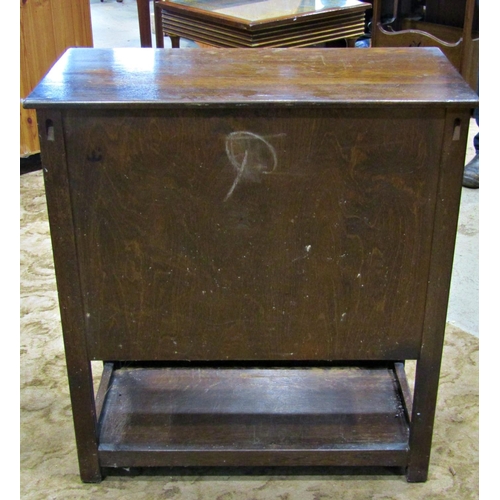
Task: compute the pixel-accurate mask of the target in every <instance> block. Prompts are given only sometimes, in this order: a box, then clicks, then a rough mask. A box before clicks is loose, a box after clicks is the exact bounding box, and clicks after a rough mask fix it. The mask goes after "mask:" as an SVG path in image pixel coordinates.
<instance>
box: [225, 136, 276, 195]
mask: <svg viewBox="0 0 500 500" xmlns="http://www.w3.org/2000/svg"><path fill="white" fill-rule="evenodd" d="M262 146H264V150H265V151H266V150H267V153H268V154H269V156H270V158H271V163H272V165H271V166H270V167H269V165H266V164H265V162H263V161H262V155H261V154H260V152H261V150H262ZM243 151H244V152H243ZM242 154H243V158H242V159H241V161H239V160H238V159H239V158H241V157H242ZM226 155H227V157H228V159H229V161H230V163H231V165H232V166H233V168H234V170H235V171H236V177H235V179H234V182H233V185H232V186H231V188H230V189H229V191H228V193H227V195H226V197H225V198H224V201H227V200H228V199H229V198H230V197H231V195H232V194H233V192H234V190H235V189H236V186H237V185H238V184H239V183H240V181H241V180H242V179H243V178H247V179H254V180H255V179H258V176H259V175H260V174H270V173H271V172H274V171H275V170H276V168H277V166H278V157H277V155H276V150H275V149H274V147H273V146H272V145H271V144H270V143H269V142H268V141H267V140H266V139H264V138H263V137H261V136H260V135H257V134H254V133H253V132H246V131H238V132H232V133H230V134H229V135H228V136H227V138H226Z"/></svg>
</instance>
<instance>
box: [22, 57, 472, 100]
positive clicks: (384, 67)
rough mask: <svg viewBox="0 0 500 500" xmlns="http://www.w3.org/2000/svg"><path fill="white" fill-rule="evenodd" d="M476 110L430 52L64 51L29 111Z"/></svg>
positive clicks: (465, 89)
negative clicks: (430, 107) (332, 107)
mask: <svg viewBox="0 0 500 500" xmlns="http://www.w3.org/2000/svg"><path fill="white" fill-rule="evenodd" d="M398 103H406V104H407V105H418V106H422V105H439V106H441V107H442V106H453V107H456V106H463V107H474V106H475V105H476V104H477V95H476V94H475V92H473V91H472V90H471V88H470V87H469V86H468V85H467V84H466V83H465V81H464V80H463V79H462V77H461V76H460V75H459V73H458V72H457V71H456V70H455V69H454V68H453V66H452V65H451V64H450V63H449V62H448V60H447V59H446V57H445V56H444V55H443V54H442V53H441V51H440V50H439V49H436V48H415V47H412V48H370V49H345V48H340V49H325V48H308V49H304V48H287V49H272V48H269V49H259V50H257V49H148V48H137V49H136V48H123V49H95V48H71V49H68V50H67V51H66V52H65V53H64V54H63V55H62V56H61V58H60V59H59V60H58V61H57V62H56V64H55V65H54V66H53V67H52V69H51V70H50V71H49V73H48V74H47V75H46V76H45V77H44V78H43V79H42V80H41V82H40V83H39V84H38V86H37V87H36V88H35V89H34V90H33V92H32V93H31V94H30V95H29V96H28V97H27V98H26V99H25V101H24V103H23V104H24V106H25V107H26V108H54V107H58V108H66V107H82V106H85V107H98V108H106V107H108V108H130V107H141V108H143V107H175V106H195V107H196V106H208V105H212V106H227V105H231V104H234V105H262V104H268V105H270V104H273V105H286V106H292V105H299V106H303V105H335V106H343V105H346V106H367V105H368V106H373V105H375V106H385V105H392V104H398Z"/></svg>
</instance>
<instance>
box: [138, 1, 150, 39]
mask: <svg viewBox="0 0 500 500" xmlns="http://www.w3.org/2000/svg"><path fill="white" fill-rule="evenodd" d="M137 14H138V16H139V36H140V39H141V47H152V46H153V41H152V38H151V17H150V12H149V0H137Z"/></svg>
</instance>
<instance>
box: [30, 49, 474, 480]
mask: <svg viewBox="0 0 500 500" xmlns="http://www.w3.org/2000/svg"><path fill="white" fill-rule="evenodd" d="M24 104H25V106H26V107H28V108H36V109H37V115H38V120H39V126H40V130H41V131H42V137H41V143H42V160H43V167H44V175H45V182H46V193H47V204H48V211H49V220H50V229H51V237H52V244H53V251H54V262H55V270H56V277H57V284H58V291H59V300H60V308H61V318H62V326H63V334H64V341H65V350H66V360H67V368H68V378H69V384H70V392H71V400H72V407H73V417H74V425H75V432H76V441H77V448H78V456H79V463H80V473H81V477H82V479H83V481H88V482H92V481H99V480H101V478H102V475H103V473H105V472H106V469H107V468H120V467H155V466H178V465H179V466H213V465H225V466H271V465H286V466H296V465H302V466H305V465H308V466H316V465H320V466H325V465H332V466H394V467H399V468H406V475H407V479H408V480H409V481H424V480H425V479H426V477H427V470H428V463H429V455H430V449H431V440H432V428H433V422H434V413H435V404H436V397H437V388H438V380H439V369H440V360H441V351H442V345H443V334H444V327H445V321H446V308H447V299H448V291H449V283H450V275H451V269H452V259H453V250H454V241H455V232H456V225H457V216H458V209H459V203H460V193H461V181H462V171H463V164H464V157H465V150H466V139H467V129H468V123H469V118H470V110H471V109H472V108H474V107H475V106H476V105H477V96H476V94H475V93H474V92H473V91H472V90H471V89H470V87H469V86H467V85H466V84H465V82H464V81H463V79H462V78H461V77H460V75H459V74H458V73H457V72H456V71H455V69H454V68H453V67H452V66H451V64H450V63H449V61H448V60H447V59H446V57H445V56H444V55H443V54H442V53H441V52H440V51H439V50H438V49H434V48H430V49H407V48H404V49H371V50H357V49H316V48H315V49H264V50H259V51H256V50H255V51H254V50H246V49H227V50H224V51H223V52H221V51H220V49H206V50H199V49H182V50H176V49H161V50H156V49H115V50H112V49H70V50H69V51H67V52H66V53H65V55H64V56H63V57H62V58H61V59H60V60H59V62H58V63H57V64H56V65H55V66H54V67H53V68H52V70H51V71H50V72H49V74H48V75H47V76H46V77H45V78H44V79H43V80H42V81H41V83H40V84H39V85H38V86H37V87H36V89H35V90H34V91H33V93H32V94H31V95H30V96H29V97H28V99H27V100H26V101H25V103H24ZM409 359H412V360H417V365H416V378H415V386H414V387H413V388H411V387H409V384H408V382H407V380H406V376H405V370H404V363H405V360H409ZM92 360H102V361H103V362H104V364H105V366H104V372H103V375H102V379H101V385H100V389H99V390H98V392H97V395H96V398H95V399H96V400H95V401H94V392H93V379H92V370H91V361H92ZM412 394H413V395H412Z"/></svg>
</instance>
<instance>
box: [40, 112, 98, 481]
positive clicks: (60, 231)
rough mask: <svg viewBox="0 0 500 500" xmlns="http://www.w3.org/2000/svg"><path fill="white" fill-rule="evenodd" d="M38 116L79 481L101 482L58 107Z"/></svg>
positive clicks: (61, 122)
mask: <svg viewBox="0 0 500 500" xmlns="http://www.w3.org/2000/svg"><path fill="white" fill-rule="evenodd" d="M37 117H38V129H39V130H40V131H41V133H40V144H41V147H42V164H43V173H44V180H45V193H46V198H47V210H48V213H49V222H50V235H51V240H52V250H53V254H54V261H55V262H56V263H57V264H56V266H55V274H56V280H57V289H58V295H59V306H60V314H61V323H62V328H63V332H64V347H65V352H66V367H67V372H68V382H69V389H70V397H71V405H72V409H73V422H74V427H75V436H76V442H77V451H78V461H79V464H80V475H81V478H82V480H83V481H86V482H99V481H100V480H101V471H100V467H99V462H98V457H97V428H96V411H95V405H94V388H93V382H92V368H91V364H90V361H89V358H88V356H87V338H86V335H85V326H84V318H83V310H82V302H81V295H80V277H79V270H78V257H77V255H76V253H77V250H76V246H75V232H74V226H73V221H72V217H71V211H72V210H71V201H70V189H69V186H68V182H69V181H68V169H67V163H66V160H67V157H66V144H65V142H64V133H63V120H62V117H61V113H60V112H58V111H51V112H44V111H39V112H38V113H37Z"/></svg>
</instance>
